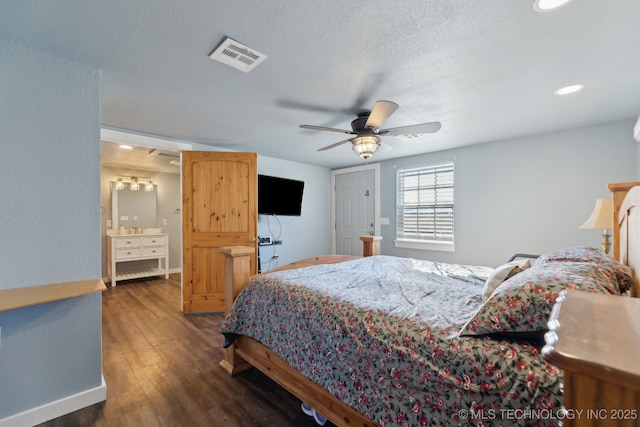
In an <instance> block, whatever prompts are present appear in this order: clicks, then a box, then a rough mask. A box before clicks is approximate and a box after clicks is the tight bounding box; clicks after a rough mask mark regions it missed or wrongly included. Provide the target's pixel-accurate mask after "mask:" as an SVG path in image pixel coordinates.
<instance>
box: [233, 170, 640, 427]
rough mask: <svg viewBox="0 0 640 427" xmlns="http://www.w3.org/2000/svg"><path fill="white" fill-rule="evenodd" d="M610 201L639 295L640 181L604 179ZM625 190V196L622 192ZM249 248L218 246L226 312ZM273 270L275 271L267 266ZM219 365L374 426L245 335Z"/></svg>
mask: <svg viewBox="0 0 640 427" xmlns="http://www.w3.org/2000/svg"><path fill="white" fill-rule="evenodd" d="M609 190H610V191H611V192H612V193H613V200H614V222H613V224H614V226H613V237H614V239H613V240H614V241H613V244H614V248H615V249H614V257H615V258H616V259H617V260H619V261H620V262H622V263H624V264H626V265H629V266H630V267H631V268H632V269H633V270H634V287H633V291H632V293H633V295H634V296H640V282H639V280H638V277H637V275H636V274H635V272H636V271H638V272H640V182H625V183H618V184H609ZM627 195H628V197H627ZM380 239H381V237H378V236H364V237H362V238H361V240H362V241H363V254H364V255H365V256H371V255H378V254H379V253H380ZM253 251H254V249H252V248H249V247H244V246H232V247H226V248H221V252H222V253H223V254H224V256H225V314H228V313H229V311H230V310H231V307H232V305H233V302H234V301H235V298H236V296H237V295H238V293H239V292H240V291H241V290H242V288H243V287H244V286H245V285H246V284H247V283H248V282H249V280H250V279H251V275H250V267H249V256H250V255H251V254H252V253H253ZM354 258H357V257H352V256H345V255H325V256H319V257H315V258H309V259H305V260H302V261H298V262H295V263H292V264H288V265H285V266H283V267H280V268H278V270H285V269H291V268H300V267H307V266H310V265H316V264H327V263H335V262H342V261H346V260H349V259H354ZM271 271H274V270H270V272H271ZM220 365H221V366H222V367H223V368H224V369H225V370H226V371H227V372H228V373H229V374H230V375H235V374H237V373H240V372H242V371H244V370H247V369H250V368H252V367H255V368H257V369H259V370H260V371H262V372H263V373H264V374H265V375H267V376H268V377H269V378H271V379H272V380H273V381H275V382H276V383H278V384H280V385H281V386H282V387H284V388H285V389H286V390H288V391H289V392H290V393H291V394H293V395H294V396H296V397H297V398H298V399H300V400H302V401H303V402H307V403H308V404H309V405H311V407H313V408H315V409H316V410H317V411H318V412H320V413H321V414H322V415H324V416H326V417H327V419H329V420H330V421H331V422H332V423H334V424H335V425H336V426H338V427H343V426H370V427H372V426H377V424H376V423H374V422H373V421H371V420H369V419H368V418H366V417H365V416H363V415H362V414H360V413H358V412H356V411H354V410H353V409H351V408H350V407H349V406H347V405H346V404H344V403H343V402H342V401H341V400H339V399H338V398H336V397H334V396H333V395H332V394H330V393H329V392H328V391H326V390H325V389H323V388H322V387H320V386H319V385H317V384H316V383H314V382H313V381H311V380H309V379H308V378H307V377H305V376H304V375H302V374H300V373H299V372H298V371H296V370H295V369H293V368H292V367H291V366H290V365H289V364H287V362H285V361H284V360H283V359H281V358H280V357H278V356H277V355H276V354H275V353H273V352H272V351H271V350H269V349H268V348H267V347H265V346H263V345H262V344H260V343H259V342H258V341H256V340H253V339H251V338H249V337H246V336H239V337H238V338H236V340H235V341H234V343H233V344H232V345H231V346H230V347H229V348H227V349H226V353H225V358H224V360H222V361H221V362H220Z"/></svg>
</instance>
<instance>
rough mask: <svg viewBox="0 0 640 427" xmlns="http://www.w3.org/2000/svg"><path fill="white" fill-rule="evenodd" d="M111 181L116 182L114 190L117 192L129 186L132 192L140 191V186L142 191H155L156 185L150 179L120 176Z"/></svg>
mask: <svg viewBox="0 0 640 427" xmlns="http://www.w3.org/2000/svg"><path fill="white" fill-rule="evenodd" d="M111 181H113V182H114V187H113V188H114V189H115V190H124V189H125V188H126V186H127V185H129V190H131V191H138V190H140V186H142V190H144V191H154V190H155V185H154V183H153V181H152V180H150V179H149V178H142V177H139V176H119V177H115V178H112V179H111Z"/></svg>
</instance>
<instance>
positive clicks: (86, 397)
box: [0, 376, 107, 427]
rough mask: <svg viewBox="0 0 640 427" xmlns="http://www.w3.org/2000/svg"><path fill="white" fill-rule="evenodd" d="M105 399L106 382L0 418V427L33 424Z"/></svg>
mask: <svg viewBox="0 0 640 427" xmlns="http://www.w3.org/2000/svg"><path fill="white" fill-rule="evenodd" d="M105 400H107V384H106V383H105V381H104V376H103V377H102V384H100V386H99V387H96V388H92V389H89V390H85V391H83V392H81V393H78V394H74V395H73V396H68V397H65V398H63V399H60V400H56V401H55V402H51V403H47V404H46V405H42V406H39V407H37V408H33V409H29V410H27V411H24V412H21V413H19V414H15V415H11V416H10V417H7V418H2V419H0V427H16V426H34V425H37V424H42V423H44V422H45V421H49V420H52V419H54V418H58V417H61V416H63V415H66V414H69V413H71V412H75V411H77V410H79V409H82V408H86V407H87V406H91V405H95V404H96V403H100V402H103V401H105Z"/></svg>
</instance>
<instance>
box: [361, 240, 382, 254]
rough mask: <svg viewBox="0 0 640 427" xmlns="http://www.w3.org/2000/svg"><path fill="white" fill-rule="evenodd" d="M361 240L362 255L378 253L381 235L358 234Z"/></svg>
mask: <svg viewBox="0 0 640 427" xmlns="http://www.w3.org/2000/svg"><path fill="white" fill-rule="evenodd" d="M360 240H362V256H374V255H380V240H382V236H360Z"/></svg>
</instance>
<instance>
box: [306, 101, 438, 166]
mask: <svg viewBox="0 0 640 427" xmlns="http://www.w3.org/2000/svg"><path fill="white" fill-rule="evenodd" d="M397 109H398V104H396V103H395V102H391V101H376V104H375V105H374V106H373V110H371V111H365V112H362V113H359V114H358V117H357V118H356V119H354V120H353V121H352V122H351V129H352V130H344V129H336V128H330V127H325V126H314V125H300V127H301V128H303V129H313V130H326V131H330V132H339V133H347V134H350V135H357V136H356V137H354V138H349V139H345V140H344V141H340V142H336V143H335V144H331V145H328V146H326V147H323V148H320V149H319V150H318V151H324V150H330V149H332V148H335V147H337V146H339V145H342V144H346V143H347V142H351V144H353V151H354V152H355V153H356V154H358V155H359V156H360V157H362V158H363V159H368V158H369V157H371V155H372V154H373V153H374V152H375V151H376V150H377V149H378V148H379V147H380V136H383V135H389V136H400V135H416V134H418V135H419V134H424V133H434V132H437V131H438V130H440V122H431V123H422V124H419V125H411V126H401V127H397V128H389V129H380V128H381V127H382V124H383V123H384V122H385V121H386V120H387V119H388V118H389V116H391V115H392V114H393V113H394V112H395V111H396V110H397Z"/></svg>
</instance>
